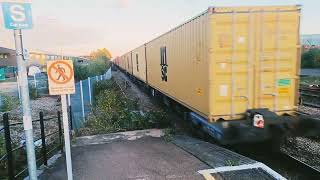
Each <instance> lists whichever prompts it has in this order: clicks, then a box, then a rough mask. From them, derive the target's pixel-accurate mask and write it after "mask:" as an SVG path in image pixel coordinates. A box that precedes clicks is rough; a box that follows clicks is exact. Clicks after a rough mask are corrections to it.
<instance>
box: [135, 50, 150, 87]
mask: <svg viewBox="0 0 320 180" xmlns="http://www.w3.org/2000/svg"><path fill="white" fill-rule="evenodd" d="M132 64H133V75H134V76H135V77H136V78H138V79H140V80H141V81H143V82H147V72H146V70H147V66H146V47H145V45H143V46H140V47H138V48H136V49H134V50H133V51H132Z"/></svg>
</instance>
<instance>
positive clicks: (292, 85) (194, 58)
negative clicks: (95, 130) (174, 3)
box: [129, 6, 300, 121]
mask: <svg viewBox="0 0 320 180" xmlns="http://www.w3.org/2000/svg"><path fill="white" fill-rule="evenodd" d="M299 26H300V7H299V6H269V7H230V8H229V7H228V8H224V7H217V8H209V9H208V10H207V11H206V12H204V13H202V14H200V15H199V16H197V17H195V18H193V19H191V20H190V21H188V22H186V23H184V24H182V25H180V26H178V27H176V28H174V29H173V30H171V31H169V32H167V33H166V34H164V35H162V36H160V37H158V38H156V39H154V40H152V41H150V42H149V43H147V44H146V54H147V56H146V57H147V77H148V84H149V85H150V86H152V87H153V88H155V89H157V90H159V91H161V92H162V93H164V94H165V95H167V96H169V97H171V98H172V99H174V100H176V101H178V102H180V103H181V104H183V105H185V106H186V107H188V108H190V109H192V110H193V111H195V112H197V113H198V114H200V115H201V116H203V117H205V118H206V119H208V120H209V121H215V120H218V119H220V118H223V119H225V120H229V119H238V118H241V117H243V115H244V114H245V112H246V110H247V109H258V108H269V109H270V110H271V111H273V112H277V113H278V114H281V113H284V112H291V111H295V110H296V103H297V93H298V78H299V69H300V63H299V62H300V60H299V59H300V40H299ZM129 72H130V71H129Z"/></svg>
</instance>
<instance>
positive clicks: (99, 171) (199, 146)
mask: <svg viewBox="0 0 320 180" xmlns="http://www.w3.org/2000/svg"><path fill="white" fill-rule="evenodd" d="M162 135H163V133H162V131H161V130H157V129H153V130H141V131H131V132H123V133H114V134H106V135H97V136H85V137H80V138H77V139H76V141H75V142H74V143H73V147H72V162H73V175H74V179H75V180H82V179H83V180H163V179H166V180H201V179H202V180H204V179H205V180H220V179H226V180H239V179H240V180H257V179H258V180H274V179H284V178H283V177H282V176H281V175H279V174H278V173H276V172H274V171H273V170H272V169H270V168H269V167H267V166H266V165H264V164H262V163H259V162H257V161H255V160H252V159H250V158H247V157H244V156H242V155H240V154H237V153H235V152H232V151H229V150H227V149H225V148H222V147H220V146H217V145H214V144H210V143H206V142H203V141H200V140H197V139H193V138H190V137H188V136H175V137H174V138H173V141H172V142H166V141H164V139H163V138H160V137H161V136H162ZM228 162H234V164H233V165H230V163H228ZM40 179H42V180H56V179H59V180H60V179H62V180H63V179H66V167H65V161H64V158H60V159H59V160H58V161H57V162H56V163H55V165H54V166H53V167H52V168H49V169H48V170H46V171H45V172H44V173H43V174H42V175H41V176H40Z"/></svg>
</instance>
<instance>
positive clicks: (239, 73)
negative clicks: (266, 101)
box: [211, 12, 257, 119]
mask: <svg viewBox="0 0 320 180" xmlns="http://www.w3.org/2000/svg"><path fill="white" fill-rule="evenodd" d="M256 28H257V27H255V22H254V14H252V15H250V14H248V13H237V12H233V13H221V14H215V15H214V16H212V29H213V32H212V33H213V38H212V40H213V42H212V46H213V50H214V51H213V52H212V53H211V55H212V59H213V61H214V65H213V77H214V78H213V82H214V86H213V92H214V95H213V103H212V104H214V105H215V106H213V113H214V115H215V116H217V117H219V116H221V117H222V118H224V119H236V118H238V117H239V116H242V115H243V114H244V113H245V112H246V110H247V109H251V108H253V107H254V100H253V99H254V98H253V95H254V78H255V74H256V73H257V72H255V71H254V66H255V63H254V62H255V48H256V47H255V43H256V42H255V33H256V30H255V29H256Z"/></svg>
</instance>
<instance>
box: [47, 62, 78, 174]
mask: <svg viewBox="0 0 320 180" xmlns="http://www.w3.org/2000/svg"><path fill="white" fill-rule="evenodd" d="M47 72H48V83H49V94H50V95H61V104H62V118H63V130H64V143H65V151H66V162H67V174H68V180H72V179H73V177H72V162H71V149H70V132H69V119H68V108H67V96H66V95H67V94H68V95H69V94H74V93H75V84H74V71H73V63H72V61H71V60H57V61H49V62H48V63H47Z"/></svg>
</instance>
